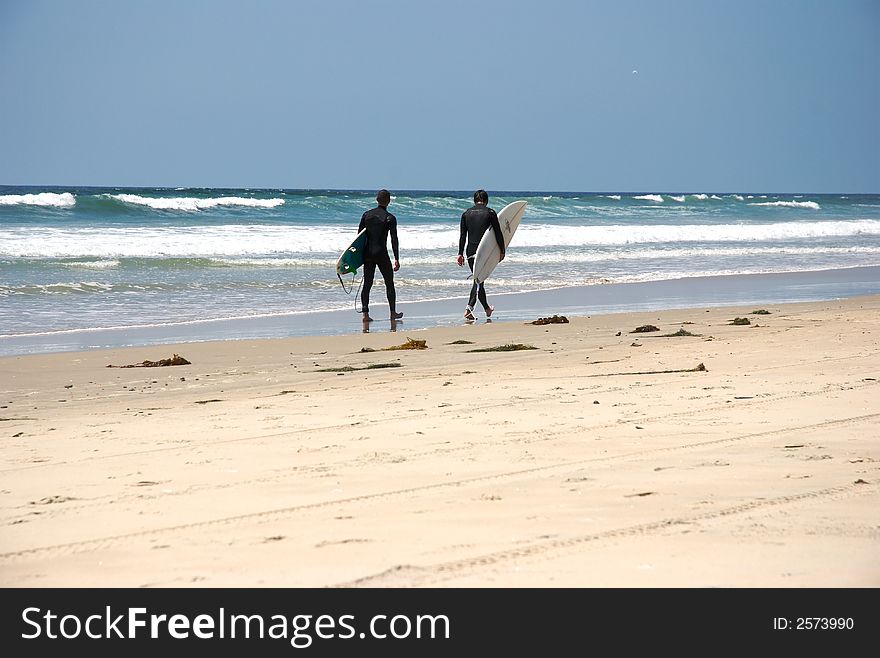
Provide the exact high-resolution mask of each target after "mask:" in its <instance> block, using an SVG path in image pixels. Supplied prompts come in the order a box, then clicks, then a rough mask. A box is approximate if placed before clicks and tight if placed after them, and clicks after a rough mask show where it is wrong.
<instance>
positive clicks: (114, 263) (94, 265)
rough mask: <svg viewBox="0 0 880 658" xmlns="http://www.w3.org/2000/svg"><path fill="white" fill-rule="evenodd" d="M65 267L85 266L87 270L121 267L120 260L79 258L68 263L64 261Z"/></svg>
mask: <svg viewBox="0 0 880 658" xmlns="http://www.w3.org/2000/svg"><path fill="white" fill-rule="evenodd" d="M63 265H64V266H65V267H77V268H83V269H87V270H108V269H112V268H114V267H119V261H118V260H78V261H73V262H68V263H63Z"/></svg>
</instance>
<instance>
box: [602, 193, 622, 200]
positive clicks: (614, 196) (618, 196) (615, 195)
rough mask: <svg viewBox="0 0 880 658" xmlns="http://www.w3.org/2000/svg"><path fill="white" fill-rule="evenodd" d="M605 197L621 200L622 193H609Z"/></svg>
mask: <svg viewBox="0 0 880 658" xmlns="http://www.w3.org/2000/svg"><path fill="white" fill-rule="evenodd" d="M605 198H606V199H614V200H615V201H620V195H619V194H609V195H608V196H606V197H605Z"/></svg>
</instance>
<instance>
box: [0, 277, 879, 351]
mask: <svg viewBox="0 0 880 658" xmlns="http://www.w3.org/2000/svg"><path fill="white" fill-rule="evenodd" d="M488 290H489V301H490V303H491V304H494V305H495V306H496V314H495V318H494V319H495V321H507V320H509V321H521V320H533V319H535V318H537V317H544V316H549V315H554V314H570V315H578V316H587V317H589V316H592V315H606V314H609V313H620V312H635V311H646V310H662V309H671V308H688V307H693V306H733V305H739V304H750V303H756V304H757V303H788V302H798V301H823V300H831V299H842V298H848V297H857V296H862V295H872V294H880V266H876V267H855V268H847V269H839V270H819V271H811V272H787V273H772V274H736V275H721V276H713V277H691V278H682V279H665V280H659V281H647V282H632V283H609V284H603V285H587V286H572V287H567V288H555V289H551V290H540V291H533V292H517V293H503V294H493V293H492V289H491V281H490V287H489V289H488ZM466 297H467V291H464V294H463V295H462V296H461V298H460V299H441V300H434V301H419V302H407V301H406V300H405V299H404V300H399V302H398V310H402V311H403V312H404V313H405V316H404V319H403V321H402V322H400V323H399V324H398V326H397V330H398V331H404V330H408V331H420V330H424V329H429V328H432V327H444V326H445V327H450V326H456V325H459V324H461V321H462V318H461V314H462V309H463V308H464V304H465V302H466ZM371 298H372V302H373V303H372V308H371V314H372V315H373V317H374V318H375V322H374V323H372V325H371V326H370V327H369V331H388V330H389V329H390V326H389V322H388V319H387V317H385V316H386V315H387V308H388V306H387V302H386V301H385V294H384V287H383V285H382V283H381V280H380V281H379V282H377V285H376V286H375V287H374V288H373V293H372V295H371ZM477 317H478V322H482V321H484V318H483V317H482V312H481V311H479V310H478V312H477ZM363 330H364V329H363V326H362V324H361V322H360V316H359V314H356V313H355V312H354V310H353V309H352V310H337V311H316V312H313V313H298V314H290V315H273V316H257V317H247V318H236V319H216V320H204V321H199V320H193V321H189V322H186V323H179V324H168V325H159V326H156V325H151V326H139V327H119V328H106V329H101V328H95V329H70V330H60V331H58V332H51V333H50V332H47V333H42V334H23V335H7V336H3V337H0V357H3V356H16V355H22V354H36V353H50V352H71V351H73V352H75V351H82V350H92V349H108V348H115V347H136V346H149V345H169V344H183V343H194V342H204V341H216V340H246V339H261V338H266V339H268V338H286V337H293V336H310V335H315V336H317V335H324V336H333V335H346V334H356V333H362V332H363Z"/></svg>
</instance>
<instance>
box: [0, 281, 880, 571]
mask: <svg viewBox="0 0 880 658" xmlns="http://www.w3.org/2000/svg"><path fill="white" fill-rule="evenodd" d="M761 307H762V308H763V309H764V310H767V311H768V314H766V315H755V314H753V311H754V310H756V307H755V306H754V305H744V306H738V307H737V306H700V307H692V308H688V309H671V308H670V309H665V310H656V309H655V310H651V311H640V312H630V313H620V314H606V315H595V316H592V317H579V316H573V315H572V316H571V317H570V318H569V319H570V322H569V323H566V324H550V325H543V326H534V325H531V324H529V323H526V322H519V321H509V322H501V321H498V322H492V323H485V322H479V323H476V324H474V325H467V326H463V325H456V326H437V327H433V328H428V329H425V330H421V331H418V333H417V335H412V336H408V335H407V333H408V332H407V331H406V330H399V331H398V332H396V333H391V332H388V331H374V332H370V333H368V334H363V333H356V334H344V335H338V336H327V335H313V336H303V337H291V338H283V339H272V340H227V341H218V342H200V343H187V344H183V345H168V346H163V347H161V348H156V347H126V348H115V349H107V350H89V351H83V352H60V353H45V354H32V355H24V356H14V357H5V358H3V359H0V367H2V369H3V371H4V378H3V387H2V389H3V390H2V391H0V396H2V397H0V402H2V404H0V407H2V409H0V421H2V422H0V431H2V432H4V433H5V436H6V440H5V441H4V443H3V449H2V451H0V469H2V471H3V476H4V488H3V492H2V497H0V501H2V505H0V514H2V523H3V527H4V531H3V533H2V534H0V565H2V568H0V586H2V587H58V586H79V587H110V588H112V587H518V586H519V587H877V586H880V565H878V562H877V559H876V556H877V554H878V550H880V535H878V533H877V527H878V522H880V516H878V510H880V442H878V441H877V439H878V437H880V402H878V401H880V396H878V391H880V381H878V380H880V351H878V349H877V339H878V326H877V321H876V320H877V317H878V313H880V295H873V296H865V297H858V298H851V299H843V300H833V301H822V302H799V303H791V304H762V305H761ZM734 317H746V318H749V319H750V323H749V325H748V326H737V325H733V324H732V323H731V321H732V319H733V318H734ZM646 324H653V325H655V326H657V328H658V331H657V332H654V333H650V332H648V333H638V332H634V330H635V329H636V328H637V327H640V326H643V325H646ZM677 330H685V331H686V332H687V333H686V334H683V335H682V334H679V333H678V332H677ZM409 337H413V338H417V339H419V340H425V341H426V343H427V348H426V349H424V350H389V348H394V347H396V346H399V345H400V344H402V343H404V342H405V341H406V340H407V338H409ZM462 341H467V343H463V342H462ZM510 344H521V345H525V346H527V347H532V348H534V349H525V350H522V351H513V352H496V351H492V348H496V347H498V346H501V345H510ZM177 349H179V350H180V351H179V353H180V355H181V356H183V357H184V358H186V359H187V360H189V361H190V362H191V363H190V364H189V365H181V366H168V367H135V368H108V366H109V365H115V366H122V365H133V364H136V363H140V362H141V361H143V360H145V359H148V360H155V359H157V358H160V357H161V358H164V357H167V356H170V352H171V351H172V350H177ZM474 349H483V350H490V351H482V352H474V351H472V350H474ZM386 350H388V351H386ZM699 366H703V367H702V368H700V367H699Z"/></svg>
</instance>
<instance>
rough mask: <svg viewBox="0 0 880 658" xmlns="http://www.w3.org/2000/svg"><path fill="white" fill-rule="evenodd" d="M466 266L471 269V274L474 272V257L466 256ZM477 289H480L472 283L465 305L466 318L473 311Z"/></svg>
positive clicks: (475, 283)
mask: <svg viewBox="0 0 880 658" xmlns="http://www.w3.org/2000/svg"><path fill="white" fill-rule="evenodd" d="M467 264H468V267H469V268H471V272H473V271H474V257H473V256H468V259H467ZM478 287H480V285H479V284H478V283H477V282H476V281H474V283H473V285H472V286H471V294H470V295H469V296H468V305H467V310H466V312H465V317H467V315H468V313H469V312H470V311H473V310H474V306H475V305H476V303H477V288H478Z"/></svg>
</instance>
